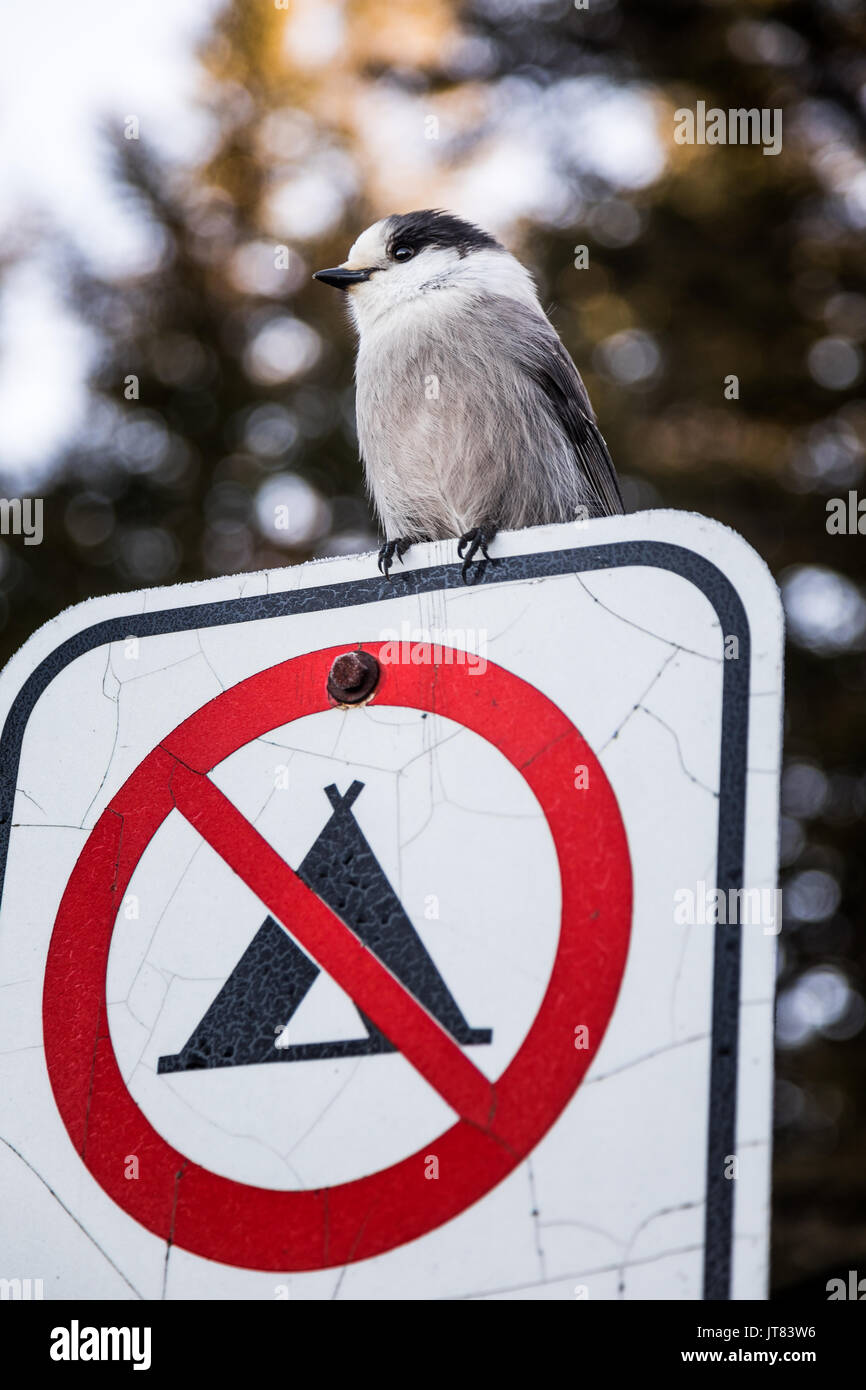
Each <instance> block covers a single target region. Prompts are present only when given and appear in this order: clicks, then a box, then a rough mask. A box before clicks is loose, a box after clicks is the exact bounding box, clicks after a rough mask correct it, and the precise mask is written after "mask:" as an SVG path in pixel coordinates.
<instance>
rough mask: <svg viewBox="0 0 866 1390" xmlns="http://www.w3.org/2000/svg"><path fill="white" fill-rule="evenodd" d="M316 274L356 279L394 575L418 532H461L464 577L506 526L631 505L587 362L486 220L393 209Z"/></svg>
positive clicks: (369, 430) (374, 472) (367, 404)
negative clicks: (588, 382) (584, 375)
mask: <svg viewBox="0 0 866 1390" xmlns="http://www.w3.org/2000/svg"><path fill="white" fill-rule="evenodd" d="M314 278H315V279H316V280H322V281H324V283H325V284H326V285H334V286H336V288H338V289H341V290H344V291H346V292H347V299H348V303H349V308H350V310H351V313H352V317H353V319H354V321H355V327H356V329H357V331H358V357H357V363H356V371H355V376H356V383H357V393H356V414H357V422H358V440H359V443H360V447H361V455H362V458H363V462H364V470H365V475H366V481H367V488H368V491H369V493H370V496H371V499H372V502H373V505H374V507H375V510H376V513H377V515H378V517H379V520H380V521H381V523H382V527H383V529H384V532H385V543H384V545H383V546H382V548H381V550H380V551H379V568H380V569H381V570H382V572H383V573H384V574H386V575H388V576H389V577H390V569H391V566H392V564H393V562H394V557H395V556H396V557H398V558H400V559H402V556H403V555H404V554H405V552H406V550H407V549H408V548H409V546H410V545H412V544H413V543H414V542H416V541H426V540H440V539H443V538H445V537H448V536H458V537H459V546H458V553H459V554H460V556H461V558H462V559H463V571H462V573H463V578H464V580H465V579H466V578H467V575H468V572H469V568H470V566H471V565H472V562H473V560H475V558H476V556H478V552H479V551H480V552H481V555H483V556H484V559H485V560H486V559H489V556H488V553H487V547H488V545H489V544H490V541H491V540H492V538H493V537H494V536H495V534H496V532H497V531H498V530H500V529H502V530H516V529H518V528H520V527H522V526H541V525H544V524H546V523H549V522H557V521H574V520H576V519H582V518H585V517H594V516H609V515H611V514H614V513H618V512H622V510H623V504H622V497H621V495H620V491H619V486H618V483H617V479H616V473H615V472H614V468H613V464H612V463H611V460H610V455H609V454H608V451H607V446H606V445H605V442H604V440H603V438H602V436H601V434H600V432H599V429H598V426H597V424H596V421H595V415H594V414H593V410H592V406H591V405H590V403H589V397H588V396H587V393H586V388H585V387H584V384H583V382H582V381H581V379H580V375H579V373H578V371H577V368H576V367H575V365H574V363H573V362H572V360H571V358H570V357H569V355H568V353H567V352H566V350H565V348H564V347H563V345H562V342H561V341H560V339H559V336H558V335H557V333H556V330H555V329H554V327H553V325H552V324H551V322H550V320H549V319H548V318H547V316H546V314H545V313H544V310H543V309H542V307H541V305H540V303H539V302H538V296H537V294H536V291H535V286H534V284H533V282H532V279H531V277H530V275H529V272H528V271H527V270H526V269H525V268H524V267H523V266H522V265H521V264H520V262H519V261H517V260H515V258H514V257H513V256H512V255H510V254H509V252H508V251H506V249H505V247H504V246H501V245H500V244H499V242H498V241H496V240H495V239H494V238H493V237H492V236H489V235H488V234H487V232H484V231H482V230H481V229H480V228H479V227H475V226H473V225H472V224H471V223H469V222H464V221H463V220H462V219H461V218H459V217H454V216H452V214H450V213H447V212H441V211H438V210H437V211H432V210H427V211H424V212H409V213H406V214H405V215H403V216H394V217H386V218H383V219H382V220H381V221H379V222H375V223H374V224H373V226H372V227H368V228H367V230H366V231H365V232H363V233H362V234H361V236H359V237H358V240H357V241H356V242H355V244H354V246H353V247H352V249H351V250H350V252H349V256H348V259H347V260H346V261H344V263H343V264H342V265H341V266H337V267H335V268H334V269H333V270H320V271H318V272H317V273H316V275H315V277H314ZM478 563H479V564H480V563H482V562H481V561H480V560H479V561H478Z"/></svg>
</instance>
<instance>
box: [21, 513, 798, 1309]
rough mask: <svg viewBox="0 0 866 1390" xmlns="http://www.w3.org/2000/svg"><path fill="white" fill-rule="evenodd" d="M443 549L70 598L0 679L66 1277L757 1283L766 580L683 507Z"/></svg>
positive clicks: (763, 1091) (31, 1120)
mask: <svg viewBox="0 0 866 1390" xmlns="http://www.w3.org/2000/svg"><path fill="white" fill-rule="evenodd" d="M452 550H453V547H452V546H450V545H449V544H446V543H441V544H436V545H431V546H427V547H423V548H419V550H418V552H417V555H416V554H415V553H414V552H413V554H412V556H410V557H407V560H408V563H407V566H406V568H405V570H404V571H401V572H400V574H399V575H397V576H395V578H394V579H393V580H392V581H391V582H390V583H389V582H388V581H386V580H384V579H382V578H381V577H379V576H373V575H372V574H371V566H370V563H369V557H353V558H351V559H340V560H336V561H331V562H326V563H316V564H312V565H307V566H300V567H297V568H295V569H291V570H286V571H277V572H271V573H269V574H266V575H257V576H240V577H237V578H233V579H225V580H213V581H207V582H206V583H203V584H196V585H190V586H183V587H180V588H177V589H173V590H172V589H166V590H153V591H149V592H147V593H145V594H137V595H124V596H118V597H116V598H112V599H106V600H97V601H94V602H93V603H90V604H85V605H81V606H79V607H78V608H76V609H72V610H70V611H69V612H68V613H67V614H64V615H61V617H60V618H59V619H57V620H55V622H54V623H52V624H49V625H48V626H47V627H45V628H43V629H41V631H40V632H39V633H37V634H36V635H35V637H34V638H32V639H31V641H30V642H29V643H28V644H27V646H26V647H25V648H24V650H23V651H22V652H21V653H20V654H19V656H18V657H16V658H15V660H14V661H13V662H12V663H11V664H10V667H9V668H7V670H6V672H5V673H4V675H3V677H2V683H0V696H2V710H3V719H4V727H3V735H2V737H3V741H4V758H3V767H4V771H6V770H8V774H9V780H8V783H7V786H6V789H5V795H6V802H5V803H4V814H5V815H6V816H7V819H6V820H5V821H4V830H6V831H7V832H8V845H7V847H6V854H5V860H4V869H5V873H4V884H3V898H2V904H0V985H2V986H4V995H3V997H4V999H5V1000H6V1001H7V1003H6V1008H5V1009H4V1014H3V1040H2V1044H0V1051H2V1065H3V1069H4V1100H3V1102H2V1105H0V1137H2V1138H3V1139H4V1141H5V1142H4V1144H3V1146H2V1152H3V1155H4V1156H3V1158H2V1160H0V1161H2V1163H3V1164H4V1178H5V1180H6V1182H7V1190H10V1189H9V1185H10V1184H11V1185H12V1190H13V1191H14V1192H15V1193H16V1196H17V1199H18V1200H16V1201H13V1202H12V1203H10V1204H9V1205H8V1207H7V1209H6V1212H5V1215H4V1216H3V1218H2V1220H3V1222H4V1227H5V1229H4V1243H5V1247H6V1248H7V1249H9V1250H11V1251H12V1258H13V1260H14V1262H15V1263H16V1267H17V1266H18V1265H20V1266H21V1271H22V1273H23V1274H25V1275H26V1274H28V1273H32V1274H33V1275H34V1277H43V1278H46V1281H47V1287H50V1288H51V1289H52V1296H76V1295H83V1296H89V1297H96V1298H100V1297H117V1296H131V1295H132V1294H133V1293H137V1294H139V1295H141V1296H143V1297H147V1298H150V1297H161V1296H165V1297H169V1298H201V1297H253V1298H258V1297H261V1298H268V1297H275V1296H284V1295H283V1293H282V1291H285V1292H286V1293H287V1294H288V1295H289V1296H291V1297H292V1298H301V1299H304V1298H324V1297H332V1296H334V1295H335V1294H336V1296H340V1297H359V1298H383V1297H384V1298H387V1297H401V1298H405V1297H409V1298H430V1297H441V1296H450V1297H455V1296H456V1297H488V1298H515V1299H520V1298H529V1297H533V1298H534V1297H547V1298H554V1299H563V1298H575V1297H577V1298H599V1299H604V1298H613V1297H626V1298H628V1297H643V1296H647V1294H648V1292H649V1291H650V1290H652V1293H653V1296H655V1297H658V1296H659V1295H660V1294H661V1296H664V1297H669V1298H700V1297H729V1296H733V1297H755V1296H762V1295H763V1292H764V1280H765V1272H766V1226H767V1216H766V1207H767V1195H768V1192H767V1189H768V1136H769V1096H770V1086H771V1062H770V1041H771V1000H772V980H773V962H774V947H775V932H776V929H777V922H776V920H775V917H774V915H773V913H772V912H771V911H770V910H769V909H768V911H767V912H765V911H764V910H763V908H761V906H760V905H761V904H762V903H764V902H768V903H772V902H773V901H774V899H773V889H774V887H775V804H776V796H777V775H778V756H779V728H780V707H781V693H780V621H779V610H778V602H777V598H776V594H775V588H774V586H773V585H772V582H771V580H770V579H769V576H768V575H767V573H766V571H765V570H764V568H763V566H762V564H761V562H760V561H759V560H758V559H757V558H756V557H755V556H754V554H753V553H752V552H751V551H749V550H748V548H747V547H746V546H745V545H744V544H743V542H742V541H740V540H739V539H738V538H736V537H734V536H733V535H732V534H731V533H730V532H727V531H726V530H724V528H721V527H718V526H716V525H714V524H713V523H710V522H707V521H705V520H703V519H702V518H695V517H689V516H681V515H678V514H672V513H651V514H644V515H638V516H635V517H629V518H627V519H625V520H623V519H622V518H617V519H615V520H611V521H601V522H594V523H591V524H590V525H584V526H582V527H580V526H577V527H575V526H567V527H551V528H543V529H539V530H537V531H532V532H524V533H514V534H511V535H506V536H504V537H502V538H501V540H500V541H499V542H497V552H496V553H497V557H498V558H497V563H496V564H495V565H493V566H488V568H487V570H486V572H485V574H484V577H483V581H482V582H481V583H480V584H477V585H474V586H464V585H462V584H461V583H460V578H459V570H460V566H459V562H456V557H455V556H454V555H453V554H452V553H451V552H452ZM341 663H342V664H341ZM70 711H75V712H76V717H75V720H74V722H73V721H72V720H70V717H69V714H70ZM701 884H703V885H707V884H712V885H713V890H714V891H718V892H719V893H721V894H723V895H724V901H725V903H728V902H730V903H732V904H733V907H734V910H733V912H732V913H727V912H726V913H725V914H724V919H725V920H724V921H722V920H720V916H719V913H718V911H715V912H710V913H709V914H707V913H706V911H704V914H703V920H699V919H700V917H701V911H700V907H699V898H700V892H701V888H700V885H701ZM762 893H763V894H764V896H763V897H762V896H761V895H762ZM689 894H692V897H693V899H694V911H692V910H691V900H690V898H689ZM750 894H751V896H749V895H750ZM756 894H757V897H756V896H755V895H756ZM731 895H733V896H731ZM714 901H715V900H714ZM745 902H749V903H750V904H753V903H754V902H757V903H758V904H759V909H758V911H757V913H755V912H754V911H753V912H751V914H750V915H749V914H743V913H742V912H741V911H740V908H739V905H740V904H742V903H745ZM731 916H733V918H734V919H735V920H733V921H731V920H730V918H731ZM753 918H754V919H755V920H752V919H753ZM25 1212H26V1219H25V1218H24V1216H23V1213H25ZM49 1227H50V1228H51V1229H52V1231H53V1241H52V1245H53V1250H54V1254H53V1255H52V1261H53V1268H52V1269H51V1270H47V1271H45V1272H44V1273H43V1272H42V1271H41V1270H40V1271H37V1270H32V1271H31V1270H30V1266H31V1265H32V1264H33V1261H34V1259H35V1258H36V1253H35V1252H36V1250H37V1248H38V1246H39V1241H40V1233H42V1237H41V1238H42V1239H43V1242H44V1232H45V1231H46V1230H47V1229H49ZM124 1290H125V1293H124ZM277 1290H279V1291H281V1292H280V1293H277V1292H276V1291H277Z"/></svg>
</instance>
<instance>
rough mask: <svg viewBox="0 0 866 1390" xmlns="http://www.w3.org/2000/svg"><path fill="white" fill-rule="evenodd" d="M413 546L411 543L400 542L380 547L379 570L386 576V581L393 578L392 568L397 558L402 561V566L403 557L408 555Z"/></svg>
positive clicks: (389, 542)
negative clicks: (410, 547) (407, 552)
mask: <svg viewBox="0 0 866 1390" xmlns="http://www.w3.org/2000/svg"><path fill="white" fill-rule="evenodd" d="M411 544H412V542H411V541H404V540H399V541H386V542H385V544H384V545H383V546H380V548H379V569H380V570H381V572H382V574H384V576H385V578H386V579H390V578H391V566H392V565H393V563H394V559H395V557H396V558H397V559H398V560H399V561H400V563H401V565H402V563H403V556H404V555H405V554H406V551H407V550H408V549H409V546H410V545H411Z"/></svg>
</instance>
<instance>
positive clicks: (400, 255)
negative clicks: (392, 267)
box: [392, 246, 415, 261]
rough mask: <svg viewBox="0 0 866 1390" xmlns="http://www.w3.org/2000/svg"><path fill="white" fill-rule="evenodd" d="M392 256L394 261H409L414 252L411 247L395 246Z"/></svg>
mask: <svg viewBox="0 0 866 1390" xmlns="http://www.w3.org/2000/svg"><path fill="white" fill-rule="evenodd" d="M392 255H393V257H394V260H395V261H411V259H412V257H413V256H414V255H415V251H414V248H413V247H411V246H395V247H394V250H393V252H392Z"/></svg>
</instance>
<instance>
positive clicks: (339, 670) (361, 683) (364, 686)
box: [328, 652, 379, 705]
mask: <svg viewBox="0 0 866 1390" xmlns="http://www.w3.org/2000/svg"><path fill="white" fill-rule="evenodd" d="M378 681H379V663H378V661H377V660H376V658H375V657H374V656H371V655H370V653H369V652H343V655H342V656H338V657H337V659H336V661H335V662H334V664H333V666H332V667H331V670H330V673H329V675H328V694H329V695H330V696H331V698H332V699H334V700H337V701H339V703H340V704H341V705H359V704H360V703H361V701H362V700H366V699H367V697H368V696H369V695H372V693H373V691H374V690H375V689H376V686H377V684H378Z"/></svg>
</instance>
